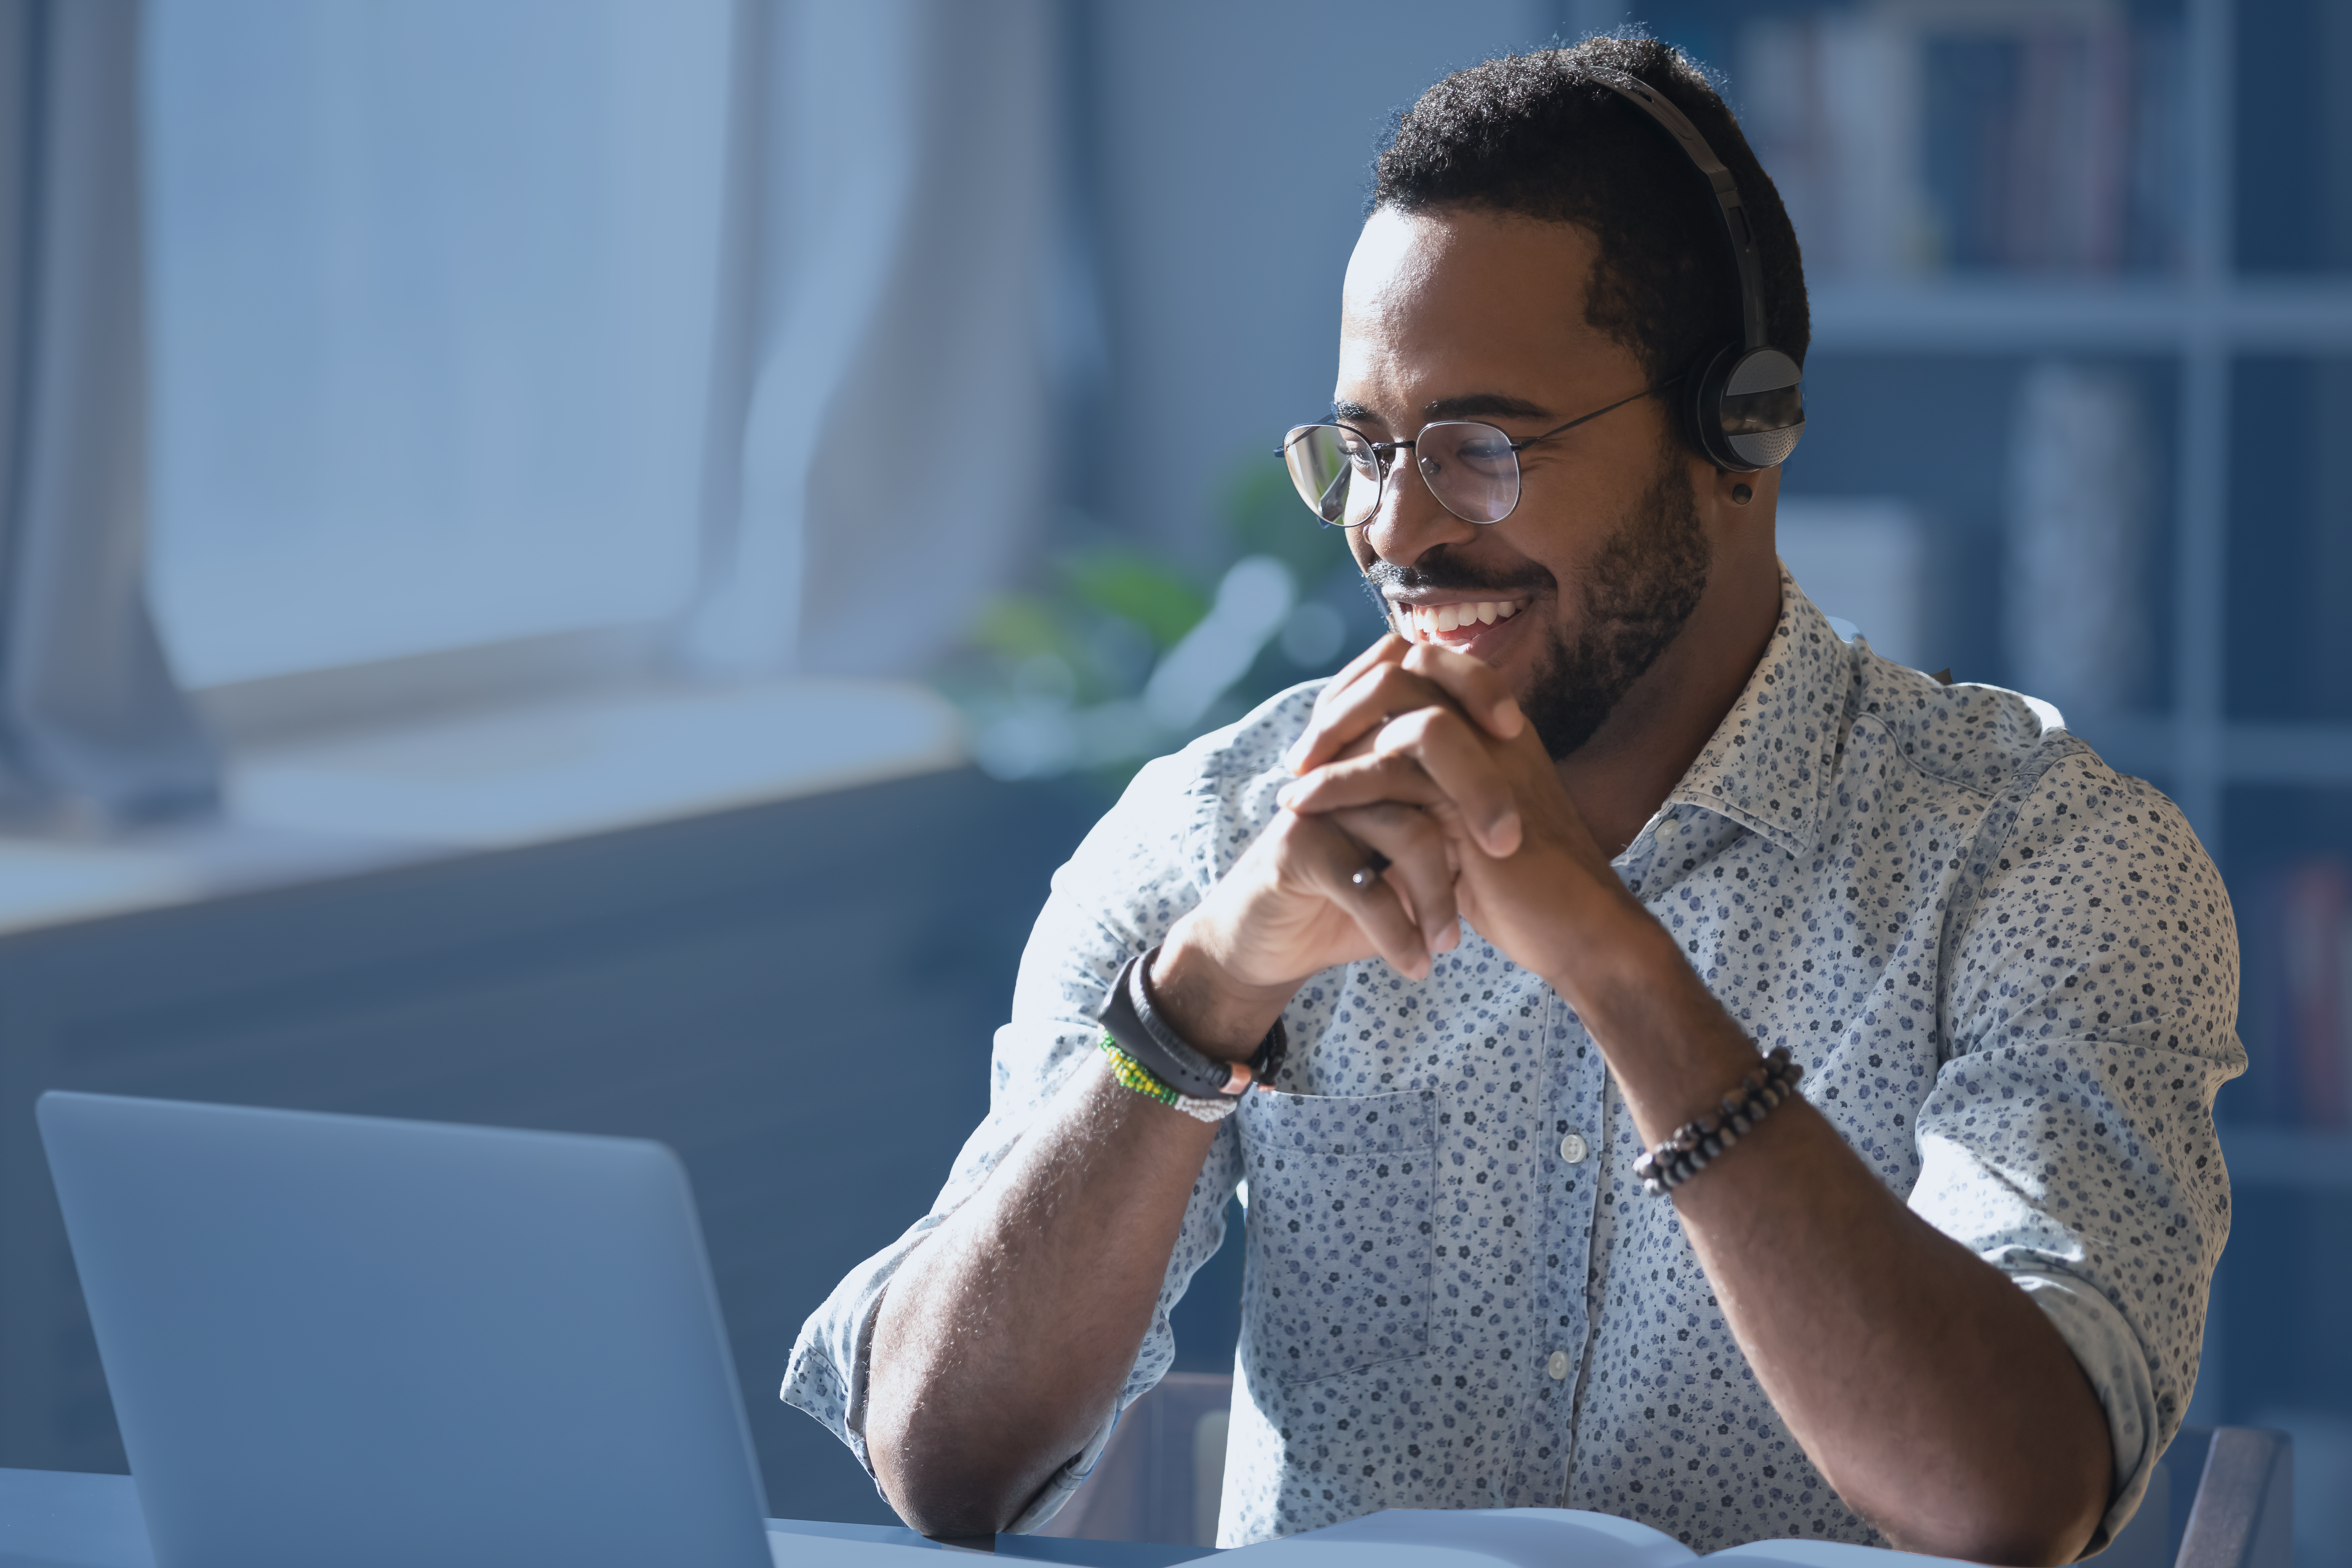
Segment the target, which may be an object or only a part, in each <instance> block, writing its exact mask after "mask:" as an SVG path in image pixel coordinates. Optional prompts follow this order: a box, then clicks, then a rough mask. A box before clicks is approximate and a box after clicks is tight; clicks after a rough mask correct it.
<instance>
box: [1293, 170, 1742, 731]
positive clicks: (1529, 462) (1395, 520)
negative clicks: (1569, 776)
mask: <svg viewBox="0 0 2352 1568" xmlns="http://www.w3.org/2000/svg"><path fill="white" fill-rule="evenodd" d="M1594 251H1595V247H1594V245H1593V242H1592V239H1591V236H1590V235H1589V234H1587V233H1586V232H1585V231H1584V230H1582V229H1580V228H1577V227H1574V226H1570V225H1567V224H1555V223H1544V222H1539V221H1536V220H1532V219H1528V218H1519V217H1508V216H1496V215H1492V214H1486V213H1477V212H1449V213H1442V214H1435V215H1421V216H1402V215H1399V214H1396V213H1393V212H1389V211H1385V210H1383V211H1381V212H1378V213H1375V214H1374V215H1373V216H1372V218H1371V220H1370V222H1369V223H1367V224H1366V225H1365V226H1364V232H1363V236H1362V237H1361V238H1360V240H1359V241H1358V243H1357V246H1356V251H1355V255H1354V256H1353V258H1350V260H1349V265H1348V277H1347V284H1346V289H1345V292H1344V295H1343V298H1342V304H1341V317H1340V348H1339V389H1338V393H1337V395H1336V398H1335V405H1336V408H1337V412H1338V416H1339V420H1340V422H1341V423H1343V424H1347V425H1351V426H1355V427H1356V428H1358V429H1360V430H1361V431H1363V432H1364V433H1365V434H1366V435H1368V436H1370V437H1371V438H1372V439H1373V440H1376V441H1402V440H1410V439H1412V437H1414V436H1415V435H1416V434H1417V433H1418V432H1419V431H1420V429H1421V427H1422V426H1423V424H1425V423H1427V422H1428V421H1430V420H1432V419H1475V420H1479V421H1481V422H1483V423H1486V424H1489V425H1493V426H1496V427H1497V428H1499V429H1501V430H1503V431H1504V432H1505V433H1506V434H1507V435H1508V436H1509V437H1511V438H1512V439H1513V440H1520V439H1523V438H1525V437H1531V436H1537V435H1540V434H1541V433H1543V432H1544V431H1547V430H1549V429H1550V428H1552V427H1553V426H1556V425H1559V424H1562V423H1564V422H1566V421H1568V420H1570V419H1573V418H1576V417H1578V416H1580V415H1584V414H1589V413H1591V411H1592V410H1594V409H1597V408H1601V407H1605V406H1606V405H1609V404H1612V403H1615V402H1617V401H1618V400H1619V399H1621V398H1624V397H1628V396H1631V395H1634V394H1636V393H1639V392H1641V391H1642V390H1643V388H1644V386H1645V385H1646V384H1647V383H1646V380H1645V378H1644V376H1643V370H1642V366H1641V363H1640V362H1639V361H1638V360H1636V359H1635V358H1634V357H1633V353H1632V352H1631V351H1629V350H1627V349H1626V348H1625V347H1624V346H1623V345H1622V344H1620V343H1618V342H1614V341H1612V340H1611V339H1610V338H1608V337H1606V336H1604V335H1603V334H1601V332H1599V331H1595V330H1594V329H1593V328H1591V327H1590V326H1588V325H1587V324H1586V323H1585V321H1584V310H1583V299H1584V285H1585V279H1587V278H1588V277H1589V276H1590V274H1591V263H1592V258H1593V255H1594ZM1673 419H1674V416H1673V412H1672V410H1671V408H1670V407H1669V406H1668V404H1667V399H1666V397H1664V396H1659V397H1643V398H1639V399H1637V400H1636V401H1634V402H1632V403H1629V404H1627V405H1625V406H1624V407H1622V408H1619V409H1617V410H1615V411H1614V412H1612V413H1609V414H1606V415H1603V416H1601V417H1600V418H1598V419H1596V420H1594V421H1592V422H1591V424H1589V425H1582V426H1578V427H1577V428H1576V429H1574V430H1570V431H1568V432H1566V433H1565V434H1563V435H1560V436H1557V437H1552V438H1551V439H1549V440H1547V441H1541V442H1538V443H1537V444H1536V445H1534V446H1531V447H1527V448H1526V449H1525V450H1523V451H1522V452H1520V454H1519V468H1520V474H1521V487H1520V495H1519V502H1518V506H1517V509H1516V510H1513V511H1512V513H1511V515H1510V516H1508V517H1507V518H1505V519H1504V520H1503V521H1501V522H1498V523H1490V524H1475V523H1469V522H1465V521H1462V520H1461V519H1459V518H1456V517H1454V515H1453V514H1452V513H1450V512H1448V511H1446V510H1445V509H1444V507H1443V506H1441V505H1440V504H1439V503H1438V501H1437V500H1436V498H1435V497H1434V496H1433V495H1432V494H1431V493H1430V490H1429V487H1428V486H1427V485H1426V484H1425V483H1423V480H1422V479H1421V477H1420V475H1419V474H1418V472H1416V471H1415V469H1414V468H1413V466H1412V454H1411V453H1409V452H1401V453H1399V454H1397V459H1398V460H1397V461H1396V463H1395V466H1394V467H1393V468H1391V471H1390V474H1389V478H1388V481H1387V484H1386V485H1385V487H1384V489H1383V491H1382V494H1381V505H1380V510H1378V512H1376V513H1375V514H1374V515H1373V517H1372V519H1371V521H1369V522H1368V523H1366V524H1365V525H1364V526H1363V527H1361V528H1360V529H1357V530H1355V531H1353V532H1352V533H1351V534H1350V535H1349V539H1350V542H1351V544H1352V547H1353V549H1354V551H1355V553H1356V560H1357V563H1358V564H1359V565H1360V566H1361V567H1362V568H1363V570H1364V574H1365V576H1366V578H1367V580H1368V581H1369V582H1370V584H1372V586H1373V587H1374V588H1375V589H1376V590H1377V591H1378V592H1379V593H1380V594H1381V596H1382V597H1383V598H1384V599H1385V600H1386V601H1387V603H1388V605H1389V609H1390V622H1391V625H1392V626H1394V627H1395V628H1396V630H1397V631H1398V632H1399V633H1401V634H1402V635H1403V636H1405V637H1409V638H1411V639H1412V640H1413V641H1415V642H1430V643H1435V644H1438V645H1440V646H1443V647H1451V648H1455V649H1458V650H1460V651H1463V652H1466V653H1470V654H1474V655H1475V656H1476V657H1478V658H1482V659H1484V660H1486V662H1487V663H1489V664H1491V665H1493V666H1495V667H1496V668H1497V669H1498V670H1500V671H1501V672H1502V673H1503V674H1504V675H1505V676H1506V677H1507V679H1509V680H1510V682H1511V686H1512V689H1513V690H1514V691H1515V692H1516V693H1517V696H1518V699H1519V701H1520V704H1521V706H1522V707H1524V708H1525V709H1526V710H1527V711H1528V716H1529V718H1530V719H1531V720H1532V721H1534V723H1535V725H1536V729H1537V732H1538V734H1539V735H1540V736H1541V737H1542V738H1543V741H1544V743H1545V745H1546V748H1547V749H1548V750H1549V752H1551V754H1552V755H1553V756H1554V757H1564V756H1567V755H1568V754H1570V752H1574V751H1575V750H1576V749H1577V748H1578V747H1579V746H1580V745H1582V744H1583V743H1584V742H1585V741H1586V740H1588V739H1589V738H1590V737H1591V735H1592V733H1593V732H1594V731H1596V730H1597V729H1599V728H1600V726H1601V722H1602V721H1604V720H1606V719H1607V718H1608V716H1609V714H1610V713H1611V712H1612V710H1614V709H1615V708H1616V707H1617V705H1618V703H1619V702H1620V700H1622V698H1623V697H1624V696H1625V694H1626V692H1627V691H1628V690H1629V689H1632V688H1633V685H1634V684H1635V682H1636V681H1638V680H1639V679H1640V678H1641V677H1642V676H1643V673H1644V672H1645V671H1647V670H1648V669H1649V668H1651V667H1652V666H1653V665H1654V662H1655V661H1656V660H1657V658H1659V656H1660V655H1661V654H1662V653H1664V651H1665V649H1666V648H1667V647H1670V646H1671V645H1672V644H1673V643H1674V641H1675V637H1676V636H1677V635H1678V634H1679V633H1680V631H1681V629H1682V627H1683V626H1684V624H1685V622H1686V621H1687V620H1688V618H1689V617H1690V616H1691V614H1692V612H1693V611H1694V610H1695V609H1696V608H1697V606H1698V604H1699V601H1700V597H1701V592H1702V590H1703V589H1704V587H1705V586H1706V578H1707V571H1708V567H1709V564H1710V563H1711V561H1712V559H1713V550H1712V542H1711V540H1710V538H1709V534H1708V531H1707V529H1706V526H1705V524H1704V523H1703V522H1702V521H1701V516H1700V511H1699V506H1698V497H1697V493H1696V488H1695V487H1696V486H1697V485H1698V484H1700V483H1702V482H1704V481H1707V480H1711V479H1713V477H1714V476H1713V471H1712V469H1711V468H1708V467H1707V465H1706V464H1705V462H1704V461H1702V460H1699V459H1696V458H1691V457H1689V456H1688V455H1687V454H1686V453H1685V451H1684V450H1683V448H1682V447H1681V444H1680V443H1679V442H1678V441H1677V440H1675V437H1674V433H1673ZM1447 622H1453V623H1454V625H1452V626H1447V625H1446V623H1447Z"/></svg>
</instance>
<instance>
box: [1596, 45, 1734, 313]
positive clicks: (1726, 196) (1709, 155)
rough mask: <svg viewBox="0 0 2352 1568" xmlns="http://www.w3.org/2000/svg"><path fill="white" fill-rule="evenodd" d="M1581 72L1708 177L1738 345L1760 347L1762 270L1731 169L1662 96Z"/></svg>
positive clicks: (1634, 81) (1602, 71)
mask: <svg viewBox="0 0 2352 1568" xmlns="http://www.w3.org/2000/svg"><path fill="white" fill-rule="evenodd" d="M1585 69H1586V73H1587V74H1588V75H1590V76H1591V79H1593V80H1594V81H1597V82H1599V83H1600V84H1601V86H1603V87H1605V88H1608V89H1611V90H1612V91H1614V92H1615V93H1616V94H1617V95H1618V96H1619V97H1621V98H1622V99H1624V100H1626V101H1627V102H1628V103H1631V104H1632V105H1633V107H1634V108H1636V109H1638V110H1641V111H1642V112H1643V113H1644V114H1646V115H1648V116H1649V117H1650V118H1651V119H1653V120H1654V121H1657V122H1658V123H1659V124H1660V125H1662V126H1664V128H1665V131H1666V134H1668V135H1669V136H1672V137H1673V138H1674V139H1675V145H1676V146H1678V147H1680V148H1681V149H1682V150H1683V152H1684V153H1685V155H1686V156H1688V157H1689V159H1690V161H1691V162H1692V163H1694V164H1695V165H1696V166H1697V168H1698V172H1699V173H1700V174H1705V175H1706V183H1707V184H1709V185H1710V186H1712V187H1713V188H1714V191H1715V205H1716V216H1718V217H1720V218H1721V219H1722V220H1723V235H1724V237H1725V238H1726V239H1727V240H1728V241H1730V243H1731V259H1732V262H1733V263H1734V265H1736V266H1737V267H1738V268H1739V326H1740V333H1741V338H1742V342H1741V344H1740V346H1741V347H1742V348H1747V349H1760V348H1762V347H1764V268H1763V264H1762V263H1761V262H1759V260H1758V259H1757V257H1756V235H1755V231H1754V230H1753V229H1751V228H1750V227H1749V226H1748V206H1747V204H1746V203H1744V202H1742V201H1741V200H1740V199H1739V186H1738V184H1736V183H1735V182H1734V181H1733V180H1732V177H1731V171H1730V170H1728V169H1727V168H1725V167H1724V166H1723V160H1722V159H1720V158H1718V157H1717V156H1716V155H1715V149H1714V148H1712V147H1709V146H1708V145H1707V144H1706V137H1704V136H1701V135H1700V134H1699V133H1698V127H1697V126H1696V125H1693V124H1692V123H1691V122H1690V119H1689V117H1688V116H1686V115H1685V114H1684V113H1683V111H1682V110H1679V109H1676V108H1675V106H1674V104H1673V102H1672V101H1670V100H1668V99H1667V98H1666V96H1665V94H1664V93H1662V92H1660V91H1658V90H1657V89H1655V88H1654V87H1652V86H1651V85H1650V84H1649V83H1647V82H1645V81H1643V80H1642V79H1639V78H1637V77H1630V76H1625V75H1623V74H1622V73H1620V72H1617V71H1614V70H1610V69H1608V68H1594V67H1590V66H1588V67H1586V68H1585Z"/></svg>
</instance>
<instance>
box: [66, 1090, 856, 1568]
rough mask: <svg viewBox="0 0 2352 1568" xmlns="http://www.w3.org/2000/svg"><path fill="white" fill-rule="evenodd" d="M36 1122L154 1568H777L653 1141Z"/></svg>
mask: <svg viewBox="0 0 2352 1568" xmlns="http://www.w3.org/2000/svg"><path fill="white" fill-rule="evenodd" d="M38 1117H39V1121H40V1128H41V1138H42V1141H43V1142H44V1143H45V1144H46V1146H47V1151H48V1158H49V1169H50V1171H51V1173H52V1174H53V1175H54V1176H55V1178H56V1183H57V1190H58V1202H59V1204H60V1205H61V1206H62V1208H63V1209H64V1212H65V1222H66V1233H67V1235H68V1237H69V1238H70V1240H71V1242H72V1246H73V1256H74V1263H75V1266H76V1268H78V1269H79V1272H80V1275H81V1284H82V1293H83V1295H84V1297H85V1298H86V1299H87V1300H88V1302H89V1317H90V1322H91V1325H92V1327H93V1328H95V1329H96V1331H97V1334H98V1347H99V1354H100V1359H101V1360H102V1361H103V1363H104V1364H105V1369H106V1377H107V1384H108V1386H109V1387H110V1389H111V1391H112V1393H113V1397H114V1410H115V1416H116V1419H117V1421H118V1422H119V1423H120V1425H121V1431H122V1443H123V1447H124V1448H125V1450H126V1451H127V1452H128V1453H129V1455H130V1458H131V1475H132V1477H133V1478H134V1479H135V1481H136V1483H137V1487H138V1492H139V1500H140V1503H141V1505H142V1508H143V1509H144V1510H145V1513H146V1521H147V1531H148V1535H149V1539H150V1541H151V1542H152V1547H153V1551H154V1554H155V1561H156V1563H158V1564H159V1565H160V1568H215V1565H218V1568H229V1565H231V1564H234V1565H235V1568H297V1565H299V1568H319V1565H320V1564H322V1563H332V1564H337V1565H338V1568H374V1565H377V1564H381V1565H383V1568H395V1565H397V1568H416V1565H417V1564H419V1563H434V1564H436V1565H442V1568H457V1565H462V1564H475V1563H479V1564H483V1565H485V1568H488V1565H491V1564H496V1565H498V1568H515V1565H516V1564H521V1563H553V1564H562V1568H603V1565H605V1564H610V1565H613V1568H620V1565H622V1564H628V1565H630V1568H645V1565H646V1564H650V1563H664V1564H694V1565H701V1564H709V1565H710V1568H771V1565H772V1563H773V1562H774V1561H776V1560H777V1558H780V1557H782V1556H783V1555H784V1553H783V1552H782V1551H779V1552H778V1553H777V1557H776V1558H772V1556H771V1547H770V1538H769V1535H768V1532H767V1530H766V1526H765V1521H764V1518H763V1516H764V1515H765V1513H766V1511H767V1510H766V1502H765V1499H764V1496H763V1493H762V1489H761V1482H760V1474H759V1469H758V1466H757V1461H756V1460H755V1458H754V1457H753V1454H752V1449H751V1433H750V1428H749V1426H747V1424H746V1423H745V1421H744V1417H743V1408H742V1404H741V1401H740V1396H739V1394H738V1393H737V1387H736V1383H735V1373H734V1368H733V1366H732V1364H731V1363H730V1358H729V1354H728V1349H727V1334H726V1329H725V1325H724V1324H723V1322H722V1321H721V1320H720V1316H719V1304H718V1299H717V1296H716V1294H715V1293H714V1291H713V1289H712V1288H711V1281H710V1268H709V1262H708V1260H707V1259H706V1258H705V1257H704V1255H703V1248H702V1236H701V1229H700V1226H698V1223H697V1221H696V1217H695V1208H694V1198H693V1194H692V1193H691V1192H690V1191H689V1190H688V1184H687V1177H686V1171H685V1168H684V1167H683V1166H682V1165H681V1164H680V1163H678V1159H677V1155H675V1154H673V1153H672V1152H670V1151H669V1150H668V1149H667V1148H665V1147H663V1146H662V1145H661V1144H659V1143H653V1142H644V1141H641V1140H636V1139H627V1138H592V1137H581V1136H573V1135H569V1134H563V1133H550V1132H524V1131H503V1130H499V1129H491V1128H480V1127H458V1126H447V1125H443V1124H438V1123H433V1122H420V1121H384V1120H380V1119H376V1118H373V1117H358V1116H328V1115H315V1114H310V1113H306V1112H299V1111H286V1110H251V1109H246V1108H241V1107H236V1106H225V1105H194V1104H184V1103H179V1102H174V1101H169V1100H131V1099H121V1098H116V1097H112V1096H105V1095H93V1094H68V1093H50V1094H46V1095H43V1096H42V1097H41V1100H40V1104H39V1107H38ZM835 1544H837V1545H839V1546H843V1547H846V1546H848V1544H849V1543H847V1542H840V1543H835ZM779 1546H780V1547H781V1546H782V1542H779ZM882 1552H889V1549H875V1548H868V1549H867V1551H866V1552H856V1551H854V1550H853V1551H851V1552H848V1553H847V1554H848V1555H853V1556H860V1557H866V1556H868V1555H869V1554H872V1555H879V1554H881V1553H882ZM799 1554H800V1553H798V1552H793V1555H795V1556H797V1555H799ZM890 1554H891V1555H896V1553H895V1552H890Z"/></svg>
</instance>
